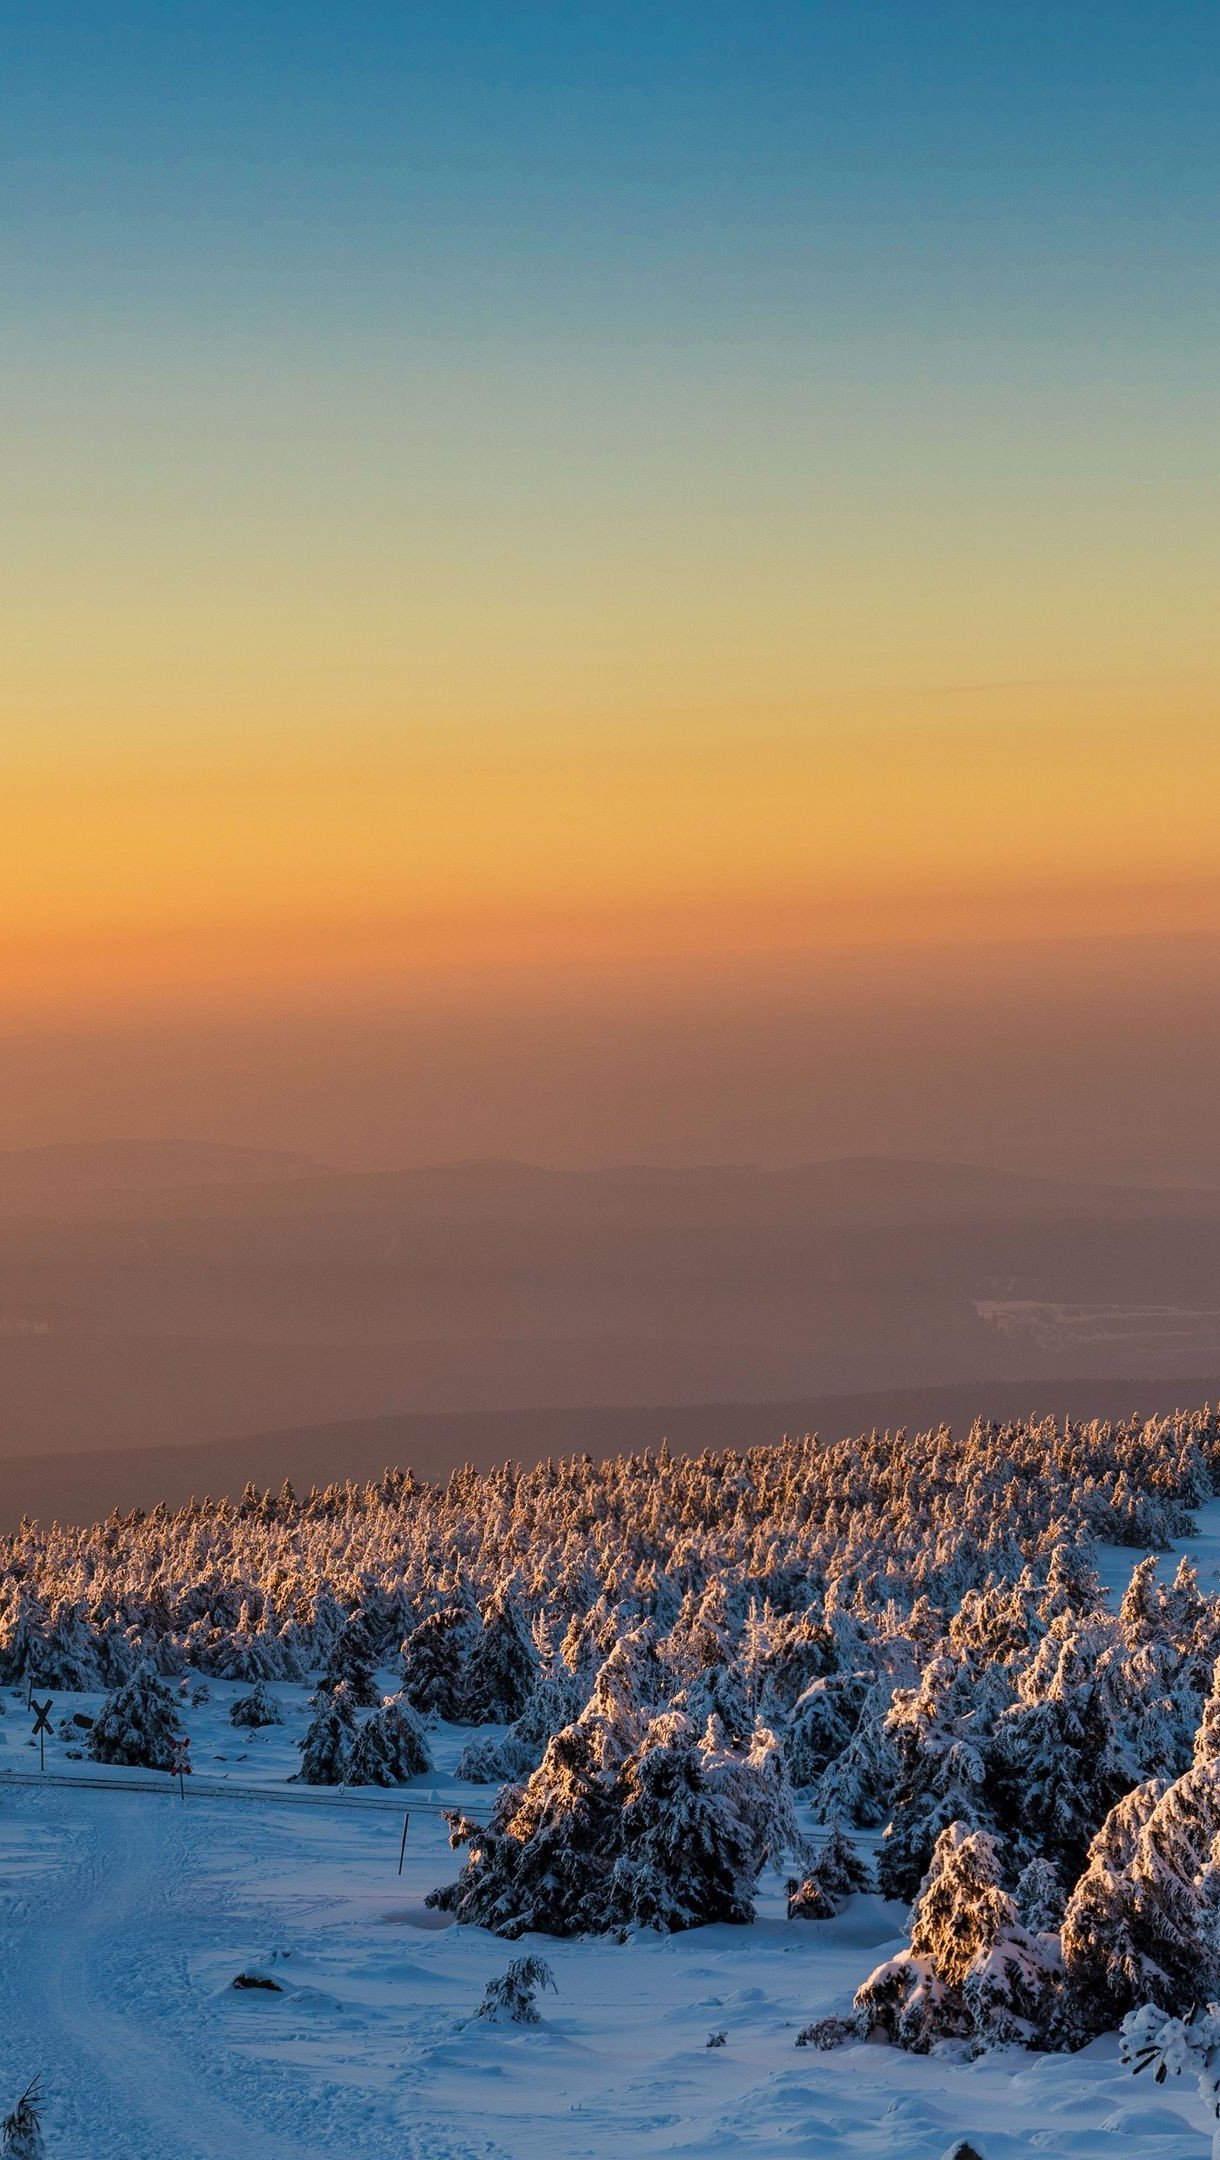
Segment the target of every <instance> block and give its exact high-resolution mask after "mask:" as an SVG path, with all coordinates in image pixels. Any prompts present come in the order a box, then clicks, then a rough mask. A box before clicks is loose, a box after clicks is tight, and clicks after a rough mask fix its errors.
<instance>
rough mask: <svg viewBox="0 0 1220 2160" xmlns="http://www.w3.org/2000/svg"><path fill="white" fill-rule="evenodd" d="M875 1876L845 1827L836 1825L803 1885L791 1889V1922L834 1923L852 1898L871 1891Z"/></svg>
mask: <svg viewBox="0 0 1220 2160" xmlns="http://www.w3.org/2000/svg"><path fill="white" fill-rule="evenodd" d="M872 1888H873V1876H872V1870H871V1869H870V1867H869V1865H868V1863H867V1861H866V1860H865V1859H864V1858H863V1856H862V1855H861V1854H860V1853H859V1852H858V1851H857V1849H856V1847H855V1846H854V1845H853V1844H852V1841H851V1839H850V1838H849V1837H848V1836H847V1833H846V1832H845V1831H844V1829H843V1828H842V1826H841V1824H839V1823H833V1824H832V1825H831V1829H830V1834H829V1836H828V1837H827V1839H826V1842H825V1844H824V1845H823V1846H822V1849H821V1851H820V1852H819V1853H818V1854H817V1856H816V1858H815V1859H814V1860H813V1861H812V1863H811V1865H810V1866H809V1868H808V1870H807V1871H806V1873H805V1876H804V1878H803V1879H802V1880H800V1881H795V1880H794V1881H792V1882H790V1883H789V1885H788V1918H789V1919H790V1920H833V1918H834V1916H835V1914H836V1913H838V1912H841V1911H842V1910H843V1907H844V1905H845V1904H846V1903H847V1900H848V1898H849V1897H854V1896H855V1895H856V1893H857V1892H858V1891H862V1890H871V1889H872Z"/></svg>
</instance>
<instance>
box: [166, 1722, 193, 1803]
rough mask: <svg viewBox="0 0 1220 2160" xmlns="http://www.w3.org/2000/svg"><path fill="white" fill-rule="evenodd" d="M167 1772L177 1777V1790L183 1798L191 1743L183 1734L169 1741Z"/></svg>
mask: <svg viewBox="0 0 1220 2160" xmlns="http://www.w3.org/2000/svg"><path fill="white" fill-rule="evenodd" d="M169 1774H170V1776H171V1777H176V1778H177V1780H178V1790H179V1792H180V1793H181V1795H182V1798H183V1799H184V1800H185V1799H186V1781H187V1779H188V1778H189V1776H190V1774H191V1743H190V1741H189V1740H188V1739H187V1738H185V1736H184V1737H183V1738H182V1739H181V1740H171V1742H170V1754H169Z"/></svg>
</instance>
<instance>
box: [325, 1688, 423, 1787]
mask: <svg viewBox="0 0 1220 2160" xmlns="http://www.w3.org/2000/svg"><path fill="white" fill-rule="evenodd" d="M431 1768H432V1758H431V1756H430V1755H429V1753H428V1746H427V1742H426V1740H425V1739H424V1729H423V1726H422V1725H421V1724H420V1721H419V1719H418V1718H417V1716H416V1715H415V1712H414V1711H413V1710H412V1708H411V1706H410V1704H409V1703H408V1702H406V1701H404V1699H403V1697H402V1696H401V1695H392V1696H390V1697H389V1698H388V1700H387V1701H385V1702H384V1703H383V1704H382V1706H381V1708H380V1710H374V1711H373V1713H372V1715H371V1717H367V1718H365V1720H364V1723H363V1724H362V1725H361V1727H360V1730H359V1732H358V1733H357V1735H356V1740H355V1744H354V1746H353V1748H352V1751H351V1754H350V1756H349V1757H348V1763H347V1776H346V1778H345V1780H344V1782H345V1783H346V1784H348V1785H405V1784H406V1782H407V1780H408V1778H413V1777H422V1776H423V1774H424V1772H425V1771H427V1770H430V1769H431Z"/></svg>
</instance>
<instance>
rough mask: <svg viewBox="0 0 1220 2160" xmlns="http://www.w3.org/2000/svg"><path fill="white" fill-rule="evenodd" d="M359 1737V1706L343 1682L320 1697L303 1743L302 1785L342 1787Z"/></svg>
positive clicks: (300, 1779)
mask: <svg viewBox="0 0 1220 2160" xmlns="http://www.w3.org/2000/svg"><path fill="white" fill-rule="evenodd" d="M355 1738H356V1710H355V1704H354V1703H353V1702H352V1699H351V1696H350V1694H349V1693H348V1688H347V1682H346V1681H345V1680H341V1681H340V1682H339V1685H338V1687H337V1688H334V1689H333V1690H331V1691H326V1690H323V1691H321V1692H320V1693H319V1695H318V1706H317V1709H316V1710H315V1712H314V1716H313V1722H312V1724H311V1725H310V1727H309V1730H308V1731H307V1732H306V1734H305V1738H304V1739H303V1740H302V1742H301V1767H300V1769H299V1770H298V1771H297V1773H296V1776H297V1781H298V1782H299V1783H300V1784H302V1785H342V1784H343V1783H344V1782H345V1781H346V1778H347V1772H348V1764H349V1761H350V1759H351V1752H352V1746H353V1743H354V1742H355Z"/></svg>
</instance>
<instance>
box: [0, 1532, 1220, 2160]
mask: <svg viewBox="0 0 1220 2160" xmlns="http://www.w3.org/2000/svg"><path fill="white" fill-rule="evenodd" d="M1216 1515H1217V1521H1218V1523H1220V1508H1217V1510H1216ZM1212 1529H1213V1526H1212V1525H1211V1524H1210V1523H1209V1525H1208V1530H1209V1533H1210V1532H1211V1531H1212ZM1130 1557H1131V1556H1128V1557H1127V1571H1128V1572H1129V1567H1130ZM1203 1557H1204V1556H1203V1555H1200V1558H1201V1561H1202V1560H1203ZM209 1686H210V1691H211V1701H210V1702H209V1703H208V1704H207V1705H206V1706H203V1707H200V1708H197V1709H191V1708H186V1709H185V1710H184V1712H183V1716H184V1722H185V1724H186V1726H187V1728H188V1730H189V1731H190V1733H191V1739H192V1756H193V1758H194V1763H195V1774H194V1778H193V1780H192V1782H191V1784H190V1785H189V1786H188V1797H187V1800H186V1803H185V1805H184V1804H183V1803H182V1802H181V1801H180V1800H179V1798H178V1795H177V1791H176V1788H174V1787H173V1786H172V1785H171V1781H170V1780H169V1778H168V1777H166V1778H163V1779H157V1778H154V1777H152V1776H151V1775H150V1774H149V1773H147V1772H135V1771H124V1770H121V1769H105V1768H102V1767H100V1766H99V1765H97V1764H93V1763H89V1762H84V1761H82V1762H76V1763H74V1762H71V1761H67V1760H66V1759H65V1755H64V1746H65V1743H64V1742H63V1741H61V1740H60V1739H59V1737H58V1733H56V1738H55V1740H54V1743H53V1745H52V1747H51V1749H49V1751H48V1759H47V1772H48V1775H47V1779H46V1780H45V1781H37V1782H35V1781H36V1780H38V1770H37V1763H38V1757H37V1752H36V1750H33V1751H32V1750H31V1749H30V1748H29V1746H28V1740H29V1730H30V1722H31V1721H30V1718H29V1717H28V1715H27V1713H26V1710H25V1705H24V1698H21V1697H15V1696H14V1695H12V1694H11V1693H7V1694H6V1697H5V1708H6V1712H7V1714H6V1716H5V1717H4V1718H3V1719H0V2098H4V2104H5V2105H8V2104H9V2101H8V2099H7V2097H5V2096H7V2095H9V2094H10V2093H11V2094H13V2095H15V2094H16V2092H17V2091H18V2090H20V2089H21V2087H22V2086H23V2085H24V2084H25V2083H27V2082H28V2080H29V2078H30V2077H31V2076H32V2075H33V2074H34V2072H35V2071H41V2072H42V2074H43V2079H44V2083H45V2086H46V2090H47V2095H48V2108H47V2116H46V2123H47V2132H48V2146H49V2152H50V2154H51V2156H52V2160H247V2156H248V2160H313V2156H315V2155H322V2154H325V2155H336V2156H337V2155H343V2156H346V2160H356V2156H359V2160H603V2156H605V2160H610V2156H614V2160H618V2156H620V2155H621V2156H626V2155H632V2154H639V2155H642V2156H649V2155H661V2154H673V2155H682V2156H684V2160H713V2156H714V2160H723V2156H725V2155H733V2154H740V2155H743V2156H745V2155H758V2156H762V2155H776V2156H780V2155H792V2156H794V2160H796V2156H810V2160H813V2156H818V2160H851V2156H855V2155H860V2156H866V2155H877V2156H886V2160H940V2156H941V2155H942V2154H943V2153H944V2152H945V2150H946V2148H947V2147H949V2146H950V2145H951V2143H952V2142H953V2140H954V2139H955V2138H957V2137H961V2136H969V2137H971V2138H972V2139H973V2140H974V2141H976V2142H977V2143H978V2145H979V2146H980V2148H981V2150H982V2151H983V2152H984V2153H985V2155H986V2160H1016V2156H1017V2155H1023V2156H1026V2160H1029V2156H1032V2155H1035V2154H1039V2153H1044V2154H1049V2155H1051V2156H1053V2160H1109V2156H1117V2155H1120V2154H1122V2155H1132V2154H1139V2155H1141V2156H1143V2155H1145V2154H1146V2155H1148V2156H1150V2160H1204V2156H1205V2155H1206V2153H1207V2151H1208V2149H1209V2142H1210V2133H1209V2131H1208V2129H1207V2127H1206V2126H1205V2122H1204V2117H1203V2110H1202V2107H1201V2105H1200V2103H1199V2102H1198V2100H1197V2099H1196V2097H1195V2095H1194V2092H1193V2089H1189V2088H1187V2087H1185V2086H1183V2087H1181V2088H1173V2087H1167V2088H1162V2089H1158V2088H1156V2087H1155V2086H1150V2087H1148V2088H1147V2089H1145V2085H1146V2081H1144V2080H1140V2081H1139V2082H1138V2083H1137V2082H1134V2081H1133V2080H1132V2079H1131V2077H1130V2075H1129V2073H1128V2072H1126V2071H1125V2070H1124V2069H1123V2068H1122V2067H1121V2065H1120V2064H1119V2061H1118V2048H1117V2041H1116V2040H1115V2039H1114V2038H1113V2037H1108V2038H1106V2039H1104V2040H1102V2041H1099V2042H1096V2043H1094V2045H1093V2046H1091V2047H1090V2048H1087V2049H1086V2050H1084V2051H1083V2052H1082V2053H1081V2054H1078V2055H1074V2056H1045V2057H1042V2056H1036V2055H1029V2054H1025V2053H1022V2052H1020V2051H1000V2052H998V2053H995V2054H992V2055H989V2056H986V2057H983V2058H981V2059H980V2060H978V2061H976V2062H974V2063H965V2062H961V2061H955V2060H953V2059H951V2057H945V2058H931V2059H929V2058H920V2057H915V2056H911V2055H907V2054H904V2053H903V2052H902V2051H901V2050H899V2049H896V2048H887V2047H883V2046H876V2045H869V2046H856V2047H849V2048H846V2049H843V2050H840V2051H838V2052H836V2053H834V2054H830V2055H824V2054H819V2053H817V2052H815V2051H813V2050H809V2049H805V2050H800V2051H798V2050H797V2049H796V2048H795V2046H794V2041H795V2037H796V2033H797V2031H798V2030H799V2029H800V2027H801V2026H802V2025H804V2024H805V2023H807V2022H808V2021H809V2019H810V2018H811V2017H815V2016H817V2015H819V2014H821V2013H823V2012H825V2011H828V2010H831V2009H835V2008H841V2007H842V2006H843V2005H844V2004H845V2003H846V2001H847V2000H848V1998H849V1997H850V1994H851V1992H852V1990H853V1989H854V1987H855V1986H856V1985H858V1983H859V1981H860V1980H861V1979H862V1978H863V1976H864V1974H865V1973H866V1972H867V1971H868V1970H869V1968H870V1966H871V1965H873V1964H875V1963H876V1962H877V1961H878V1959H879V1958H880V1957H882V1956H883V1955H885V1954H886V1953H887V1952H889V1951H892V1950H894V1949H897V1948H898V1947H899V1945H900V1940H901V1929H902V1924H903V1920H904V1918H905V1915H904V1914H903V1912H902V1911H901V1909H900V1908H898V1907H896V1906H886V1905H884V1904H883V1903H882V1902H881V1900H880V1899H877V1898H873V1897H863V1898H856V1899H854V1900H852V1902H851V1904H850V1905H849V1906H848V1908H847V1910H846V1911H845V1912H844V1913H843V1914H842V1915H841V1916H840V1917H839V1918H838V1919H837V1920H834V1921H829V1922H805V1921H794V1922H789V1921H787V1920H785V1918H784V1898H783V1888H782V1884H781V1883H780V1882H779V1881H778V1879H776V1878H775V1877H770V1878H768V1879H767V1880H766V1881H765V1882H764V1886H763V1891H762V1894H761V1896H760V1899H759V1918H758V1921H757V1923H756V1925H755V1926H754V1927H752V1928H734V1927H710V1928H699V1929H695V1930H692V1931H690V1932H688V1933H685V1934H681V1935H675V1936H670V1937H660V1938H658V1937H653V1936H645V1935H640V1936H636V1937H635V1938H633V1939H632V1940H631V1941H630V1942H629V1943H627V1944H625V1945H620V1944H617V1943H613V1942H606V1941H594V1940H585V1941H577V1942H562V1941H561V1942H555V1941H552V1940H550V1939H549V1938H544V1937H540V1936H539V1937H527V1938H525V1939H524V1940H523V1941H522V1942H521V1943H519V1944H509V1943H505V1942H502V1941H500V1940H498V1939H497V1938H496V1937H494V1936H492V1935H490V1934H487V1933H486V1932H485V1931H484V1930H482V1929H478V1928H459V1927H453V1926H449V1925H446V1924H444V1916H441V1915H437V1914H434V1913H432V1912H429V1911H428V1910H427V1909H426V1908H425V1906H424V1903H423V1900H424V1897H425V1895H426V1894H427V1892H428V1891H429V1890H431V1889H433V1888H434V1887H435V1886H436V1885H437V1884H439V1883H442V1882H445V1881H448V1880H450V1879H452V1877H453V1876H454V1875H456V1873H457V1871H458V1867H459V1864H460V1857H461V1856H460V1855H458V1854H453V1853H450V1851H449V1849H448V1844H447V1834H446V1828H445V1824H444V1822H443V1821H442V1819H441V1817H440V1815H439V1812H437V1810H438V1809H439V1807H440V1806H441V1805H442V1804H443V1805H460V1806H461V1807H463V1808H464V1809H465V1810H466V1811H467V1812H469V1813H471V1814H473V1815H475V1816H476V1817H480V1818H481V1817H482V1816H483V1814H484V1811H485V1810H486V1809H487V1808H488V1807H489V1806H490V1804H491V1801H492V1798H493V1795H494V1788H492V1787H490V1786H472V1785H469V1784H466V1783H462V1782H459V1781H458V1780H457V1779H456V1778H454V1777H453V1775H452V1765H453V1764H454V1763H455V1762H456V1761H457V1759H458V1756H459V1754H460V1752H461V1748H462V1746H463V1745H464V1744H465V1741H466V1739H467V1738H468V1737H469V1735H468V1733H467V1731H465V1730H464V1729H461V1728H458V1727H444V1726H442V1727H440V1728H438V1730H437V1731H436V1733H435V1734H434V1735H433V1736H432V1745H433V1751H434V1755H435V1757H436V1760H437V1763H438V1768H437V1770H436V1771H435V1772H434V1773H433V1774H432V1775H430V1776H427V1777H423V1778H420V1779H416V1780H414V1781H413V1783H412V1784H411V1786H409V1787H407V1788H404V1789H403V1791H402V1793H401V1794H399V1793H395V1792H390V1793H386V1792H382V1791H368V1792H360V1793H357V1792H355V1791H353V1792H350V1793H346V1794H337V1793H334V1792H331V1791H329V1790H326V1789H322V1790H309V1789H307V1788H303V1787H299V1786H293V1787H286V1784H285V1780H286V1779H287V1777H288V1776H289V1774H290V1773H291V1771H292V1770H293V1769H294V1768H295V1767H296V1762H297V1759H298V1758H297V1748H296V1743H297V1742H298V1741H299V1739H300V1738H301V1735H302V1734H303V1732H304V1730H305V1726H306V1724H307V1723H308V1720H309V1715H310V1712H309V1708H308V1704H307V1699H306V1698H307V1690H306V1689H305V1688H303V1687H292V1686H287V1685H282V1686H279V1687H276V1688H274V1690H273V1692H274V1694H275V1695H276V1696H277V1698H278V1700H279V1701H280V1704H281V1706H282V1708H283V1710H284V1715H285V1724H284V1725H283V1726H278V1727H271V1728H268V1729H266V1730H265V1731H263V1732H260V1733H255V1734H250V1733H244V1732H241V1733H239V1732H236V1731H235V1730H234V1728H233V1727H232V1726H231V1725H230V1724H229V1721H228V1706H229V1703H230V1702H231V1701H232V1700H233V1698H234V1697H235V1696H237V1695H239V1694H241V1693H243V1692H245V1690H244V1689H243V1688H242V1687H241V1686H240V1685H238V1684H225V1683H221V1682H215V1681H213V1682H210V1683H209ZM99 1701H100V1698H98V1697H71V1696H67V1695H62V1696H59V1697H57V1698H56V1701H55V1710H54V1714H53V1724H54V1725H55V1726H56V1727H57V1726H58V1723H59V1720H60V1718H61V1717H63V1716H64V1715H65V1714H68V1713H70V1712H71V1711H72V1710H73V1709H76V1708H83V1709H85V1710H87V1711H89V1712H92V1711H93V1710H95V1709H96V1707H97V1705H98V1702H99ZM483 1730H484V1731H486V1730H487V1728H483ZM14 1774H15V1776H16V1779H19V1780H20V1781H19V1782H16V1781H14ZM61 1780H62V1782H61ZM149 1787H151V1788H152V1789H151V1790H150V1789H148V1788H149ZM404 1807H410V1809H411V1811H412V1812H411V1825H410V1833H409V1838H408V1848H407V1858H406V1864H405V1867H404V1872H403V1875H402V1878H401V1880H400V1879H399V1877H398V1873H397V1867H398V1852H399V1841H400V1836H401V1824H402V1810H403V1808H404ZM528 1949H536V1950H538V1951H539V1952H540V1953H541V1955H543V1956H544V1957H545V1958H546V1959H547V1961H548V1963H549V1964H550V1965H551V1966H552V1968H553V1970H554V1973H555V1978H556V1981H557V1983H558V1988H559V1993H558V1995H557V1996H552V1995H547V1996H545V1997H544V1998H543V1999H542V2001H541V2004H540V2007H541V2009H542V2011H543V2020H544V2021H543V2024H542V2025H541V2026H540V2027H534V2028H529V2027H525V2028H514V2027H497V2026H492V2025H488V2024H487V2023H485V2022H483V2021H479V2022H477V2023H471V2022H470V2020H471V2019H472V2016H473V2012H474V2010H475V2008H476V2006H477V2004H478V2002H479V2000H480V1998H481V1996H482V1992H483V1989H484V1987H485V1986H486V1983H487V1981H488V1980H489V1979H490V1978H492V1977H493V1975H495V1974H497V1973H499V1972H502V1971H503V1970H504V1968H505V1966H506V1965H507V1963H508V1961H509V1959H510V1958H511V1957H513V1956H515V1955H519V1954H521V1952H522V1951H523V1950H528ZM243 1970H254V1971H257V1972H261V1973H264V1974H267V1975H270V1976H272V1977H275V1978H276V1979H277V1980H279V1981H280V1982H281V1985H282V1989H283V1992H281V1993H278V1994H276V1993H271V1992H264V1991H262V1990H235V1989H234V1988H233V1986H232V1981H233V1979H234V1977H235V1975H236V1974H237V1973H238V1972H239V1971H243ZM712 2030H723V2031H724V2032H725V2033H726V2034H727V2042H726V2045H725V2046H724V2047H722V2048H714V2049H709V2048H708V2047H707V2045H706V2042H707V2036H708V2033H709V2032H710V2031H712Z"/></svg>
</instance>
